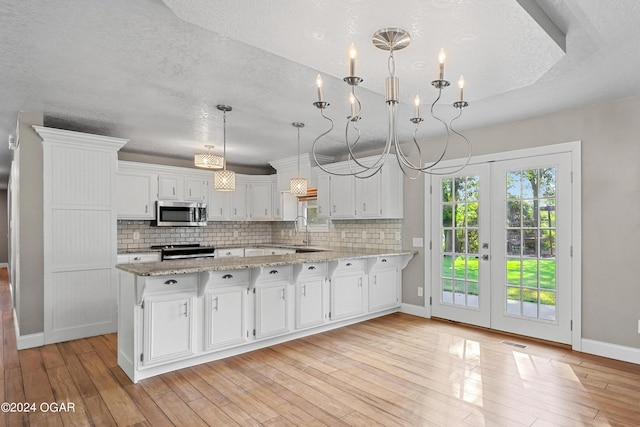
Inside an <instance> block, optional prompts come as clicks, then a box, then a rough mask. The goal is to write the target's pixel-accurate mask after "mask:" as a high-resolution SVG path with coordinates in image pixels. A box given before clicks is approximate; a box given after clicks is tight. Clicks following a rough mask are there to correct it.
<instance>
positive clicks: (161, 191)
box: [158, 175, 183, 200]
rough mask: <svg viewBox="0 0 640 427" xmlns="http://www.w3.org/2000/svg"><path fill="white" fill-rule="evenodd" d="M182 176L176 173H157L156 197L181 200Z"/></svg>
mask: <svg viewBox="0 0 640 427" xmlns="http://www.w3.org/2000/svg"><path fill="white" fill-rule="evenodd" d="M182 183H183V178H182V177H180V176H177V175H158V198H159V199H162V200H181V198H182V194H181V193H182V191H181V189H182Z"/></svg>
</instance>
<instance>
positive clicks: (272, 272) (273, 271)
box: [269, 270, 278, 274]
mask: <svg viewBox="0 0 640 427" xmlns="http://www.w3.org/2000/svg"><path fill="white" fill-rule="evenodd" d="M269 274H278V270H271V271H270V272H269Z"/></svg>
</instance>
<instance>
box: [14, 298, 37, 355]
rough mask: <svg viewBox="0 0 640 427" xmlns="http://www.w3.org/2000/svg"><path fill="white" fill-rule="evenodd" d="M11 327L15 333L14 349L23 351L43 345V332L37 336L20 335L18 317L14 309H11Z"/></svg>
mask: <svg viewBox="0 0 640 427" xmlns="http://www.w3.org/2000/svg"><path fill="white" fill-rule="evenodd" d="M13 327H14V329H15V332H16V348H17V349H18V350H24V349H27V348H34V347H40V346H43V345H44V332H38V333H37V334H29V335H20V325H19V324H18V315H17V314H16V310H15V308H14V309H13Z"/></svg>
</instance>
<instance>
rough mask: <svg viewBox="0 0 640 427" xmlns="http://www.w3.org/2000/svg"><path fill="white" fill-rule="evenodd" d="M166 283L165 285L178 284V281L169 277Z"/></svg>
mask: <svg viewBox="0 0 640 427" xmlns="http://www.w3.org/2000/svg"><path fill="white" fill-rule="evenodd" d="M164 284H165V285H176V284H178V281H177V280H174V279H169V280H167V281H166V282H164Z"/></svg>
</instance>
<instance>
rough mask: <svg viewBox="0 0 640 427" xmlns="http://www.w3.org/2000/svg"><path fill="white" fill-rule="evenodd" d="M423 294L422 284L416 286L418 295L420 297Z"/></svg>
mask: <svg viewBox="0 0 640 427" xmlns="http://www.w3.org/2000/svg"><path fill="white" fill-rule="evenodd" d="M423 294H424V288H423V287H422V286H418V296H419V297H421V296H422V295H423Z"/></svg>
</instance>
